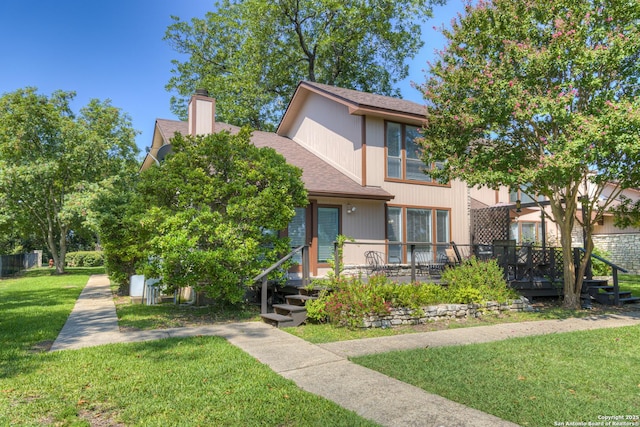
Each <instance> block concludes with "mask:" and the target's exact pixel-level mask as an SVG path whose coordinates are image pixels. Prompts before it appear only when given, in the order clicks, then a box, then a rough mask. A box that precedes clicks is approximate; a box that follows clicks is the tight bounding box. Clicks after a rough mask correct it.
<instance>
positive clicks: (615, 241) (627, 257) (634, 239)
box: [593, 233, 640, 274]
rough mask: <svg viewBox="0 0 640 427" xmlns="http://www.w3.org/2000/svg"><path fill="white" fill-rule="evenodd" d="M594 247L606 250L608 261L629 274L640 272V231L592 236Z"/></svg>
mask: <svg viewBox="0 0 640 427" xmlns="http://www.w3.org/2000/svg"><path fill="white" fill-rule="evenodd" d="M593 244H594V245H595V247H596V248H599V249H602V250H604V251H606V252H607V253H608V254H609V255H608V256H606V257H605V258H607V259H608V260H609V261H611V262H612V263H614V264H616V265H619V266H620V267H622V268H624V269H626V270H628V271H629V273H631V274H640V233H633V234H601V235H595V236H593Z"/></svg>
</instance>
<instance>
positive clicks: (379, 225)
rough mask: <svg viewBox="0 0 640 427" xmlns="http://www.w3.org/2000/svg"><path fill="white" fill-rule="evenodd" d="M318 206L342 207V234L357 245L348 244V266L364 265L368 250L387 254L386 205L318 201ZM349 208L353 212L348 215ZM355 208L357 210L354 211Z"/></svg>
mask: <svg viewBox="0 0 640 427" xmlns="http://www.w3.org/2000/svg"><path fill="white" fill-rule="evenodd" d="M318 205H331V206H337V205H340V206H341V207H342V210H341V218H342V229H341V233H342V234H343V235H345V236H347V237H349V238H352V239H353V240H355V241H357V242H358V243H357V244H347V245H345V248H344V261H345V263H348V264H364V262H365V259H364V253H365V252H366V251H368V250H377V251H382V252H385V250H386V247H385V246H384V243H385V231H386V225H385V204H384V202H379V201H369V200H351V199H329V198H327V199H318ZM348 207H351V209H352V212H351V213H348V212H347V210H348ZM353 208H355V210H353Z"/></svg>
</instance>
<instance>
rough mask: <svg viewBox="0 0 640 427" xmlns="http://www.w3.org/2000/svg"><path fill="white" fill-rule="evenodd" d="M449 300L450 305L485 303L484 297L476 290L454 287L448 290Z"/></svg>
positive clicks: (468, 287) (466, 287)
mask: <svg viewBox="0 0 640 427" xmlns="http://www.w3.org/2000/svg"><path fill="white" fill-rule="evenodd" d="M449 300H450V302H451V303H452V304H470V303H481V302H483V301H485V297H484V295H482V292H481V291H480V289H478V288H473V287H471V286H456V287H453V288H451V289H450V290H449Z"/></svg>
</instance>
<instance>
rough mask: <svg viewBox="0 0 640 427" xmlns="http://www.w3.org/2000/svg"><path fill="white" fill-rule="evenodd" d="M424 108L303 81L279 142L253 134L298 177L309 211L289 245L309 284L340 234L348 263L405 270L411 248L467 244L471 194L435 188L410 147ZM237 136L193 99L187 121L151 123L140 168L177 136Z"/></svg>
mask: <svg viewBox="0 0 640 427" xmlns="http://www.w3.org/2000/svg"><path fill="white" fill-rule="evenodd" d="M423 120H424V107H423V106H422V105H420V104H416V103H413V102H410V101H404V100H401V99H397V98H391V97H387V96H381V95H374V94H369V93H364V92H358V91H354V90H348V89H342V88H337V87H333V86H328V85H324V84H318V83H310V82H301V83H300V84H299V86H298V88H297V89H296V91H295V93H294V94H293V97H292V98H291V101H290V103H289V105H288V107H287V110H286V112H285V114H284V116H283V118H282V121H281V122H280V124H279V126H278V128H277V130H276V132H275V133H270V132H260V131H255V132H254V133H253V137H252V142H253V143H254V144H255V145H256V146H258V147H264V146H268V147H272V148H274V149H275V150H276V151H277V152H278V153H280V154H282V155H283V156H284V157H285V158H286V159H287V162H289V163H290V164H292V165H295V166H298V167H300V168H301V169H302V171H303V174H302V180H303V182H304V184H305V187H306V189H307V191H308V195H309V202H310V203H309V205H308V207H306V208H298V209H296V217H295V218H294V219H293V221H292V222H291V224H290V226H289V228H288V230H286V232H287V233H288V235H289V237H290V238H291V240H292V244H293V245H294V246H295V245H299V244H303V243H308V244H309V247H310V264H311V265H310V268H311V274H312V275H313V276H322V275H324V274H325V273H326V272H327V270H328V269H329V264H328V262H327V261H328V260H329V258H330V257H331V255H332V253H333V242H334V240H335V239H336V237H337V235H338V234H342V235H346V236H349V237H352V238H353V239H355V240H356V241H357V242H359V244H358V245H347V246H346V247H345V250H344V259H345V262H346V263H349V264H364V263H365V257H364V252H365V251H367V250H377V251H381V252H384V253H385V256H386V257H387V260H388V261H389V262H399V263H408V262H409V260H410V257H411V254H410V250H409V248H410V246H409V245H408V244H411V243H414V244H417V245H419V248H420V251H422V252H426V254H425V255H426V256H427V257H431V258H432V259H433V260H434V261H435V260H436V259H437V257H438V255H439V254H442V253H444V252H445V249H446V248H448V247H449V242H450V241H452V240H453V241H455V242H456V243H460V244H469V243H470V240H469V239H470V233H469V229H470V217H469V192H468V188H467V186H466V185H465V184H464V183H463V182H460V181H452V182H450V183H446V184H441V183H438V182H435V181H433V180H432V179H431V178H430V177H429V175H428V174H425V173H424V172H423V171H424V170H425V169H427V172H428V169H429V168H430V167H436V165H429V167H425V165H424V164H423V163H422V162H421V161H420V149H419V147H418V146H417V145H416V144H415V142H414V138H415V137H417V136H418V132H417V131H418V128H419V126H420V125H421V124H422V122H423ZM221 130H228V131H230V132H231V133H235V132H237V131H238V130H239V129H238V128H237V127H235V126H231V125H228V124H223V123H216V122H215V100H214V99H213V98H210V97H208V96H207V94H205V93H197V94H196V95H194V96H193V97H192V98H191V101H190V103H189V121H188V122H181V121H173V120H161V119H158V120H157V121H156V126H155V130H154V135H153V140H152V146H151V149H150V151H149V153H148V155H147V157H146V158H145V159H144V162H143V164H142V166H141V169H146V168H148V167H151V166H152V165H153V164H154V163H155V162H156V161H159V160H162V157H163V156H164V155H165V154H166V152H167V148H169V147H168V144H170V140H171V138H172V137H173V135H174V134H175V133H176V132H179V133H182V134H192V135H195V134H207V133H211V132H219V131H221Z"/></svg>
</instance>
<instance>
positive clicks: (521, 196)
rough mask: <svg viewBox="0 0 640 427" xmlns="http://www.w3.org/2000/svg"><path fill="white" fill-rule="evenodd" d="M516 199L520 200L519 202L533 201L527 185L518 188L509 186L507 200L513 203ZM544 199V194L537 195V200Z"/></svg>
mask: <svg viewBox="0 0 640 427" xmlns="http://www.w3.org/2000/svg"><path fill="white" fill-rule="evenodd" d="M517 200H520V202H521V203H533V202H534V198H533V197H532V196H531V195H530V192H529V189H528V186H527V185H522V186H520V188H511V189H510V190H509V202H511V203H515V202H516V201H517ZM544 200H545V198H544V196H538V197H537V201H538V202H542V201H544Z"/></svg>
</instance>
